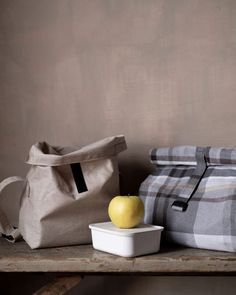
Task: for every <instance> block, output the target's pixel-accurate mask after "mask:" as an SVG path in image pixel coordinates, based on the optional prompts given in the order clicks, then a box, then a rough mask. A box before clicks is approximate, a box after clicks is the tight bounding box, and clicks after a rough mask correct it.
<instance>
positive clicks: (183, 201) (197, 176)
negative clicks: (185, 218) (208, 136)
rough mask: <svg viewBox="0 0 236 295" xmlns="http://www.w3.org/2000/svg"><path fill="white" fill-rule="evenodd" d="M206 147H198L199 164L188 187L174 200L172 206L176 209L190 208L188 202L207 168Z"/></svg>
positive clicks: (197, 159)
mask: <svg viewBox="0 0 236 295" xmlns="http://www.w3.org/2000/svg"><path fill="white" fill-rule="evenodd" d="M205 150H206V148H201V147H197V150H196V161H197V166H196V169H195V170H194V172H193V174H192V175H191V177H190V179H189V181H188V183H187V185H186V188H185V189H184V190H183V191H182V192H181V193H180V195H179V197H178V199H177V200H176V201H174V202H173V204H172V205H171V208H172V209H173V210H175V211H180V212H184V211H186V210H187V208H188V202H189V201H190V200H191V198H192V196H193V195H194V193H195V192H196V190H197V187H198V185H199V183H200V181H201V179H202V177H203V175H204V173H205V171H206V169H207V162H206V157H205Z"/></svg>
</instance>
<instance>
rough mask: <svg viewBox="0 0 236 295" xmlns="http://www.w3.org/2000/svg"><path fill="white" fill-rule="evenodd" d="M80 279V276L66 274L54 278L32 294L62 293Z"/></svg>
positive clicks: (58, 294)
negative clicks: (65, 275)
mask: <svg viewBox="0 0 236 295" xmlns="http://www.w3.org/2000/svg"><path fill="white" fill-rule="evenodd" d="M80 281H81V276H67V277H58V278H55V279H54V280H53V281H52V282H50V283H48V284H47V285H45V286H44V287H42V288H41V289H40V290H38V291H36V292H34V293H33V295H64V294H65V293H66V292H68V291H69V290H71V289H72V288H74V287H75V286H76V285H78V284H79V283H80Z"/></svg>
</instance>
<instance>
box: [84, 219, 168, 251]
mask: <svg viewBox="0 0 236 295" xmlns="http://www.w3.org/2000/svg"><path fill="white" fill-rule="evenodd" d="M89 228H90V229H91V232H92V241H93V247H94V249H96V250H100V251H104V252H108V253H111V254H115V255H119V256H124V257H135V256H140V255H145V254H150V253H155V252H158V251H159V249H160V239H161V232H162V230H163V227H162V226H156V225H148V224H141V225H139V226H137V227H135V228H130V229H120V228H118V227H116V226H115V225H113V223H112V222H101V223H94V224H90V225H89Z"/></svg>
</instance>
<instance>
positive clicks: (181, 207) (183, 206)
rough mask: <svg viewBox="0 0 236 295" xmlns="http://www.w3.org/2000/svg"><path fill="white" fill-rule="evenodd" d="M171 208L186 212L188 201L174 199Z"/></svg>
mask: <svg viewBox="0 0 236 295" xmlns="http://www.w3.org/2000/svg"><path fill="white" fill-rule="evenodd" d="M171 208H172V209H173V210H175V211H180V212H184V211H186V209H187V208H188V203H186V202H183V201H174V202H173V204H172V205H171Z"/></svg>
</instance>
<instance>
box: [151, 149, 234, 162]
mask: <svg viewBox="0 0 236 295" xmlns="http://www.w3.org/2000/svg"><path fill="white" fill-rule="evenodd" d="M203 149H204V150H205V158H206V161H207V164H208V165H227V164H236V148H235V149H233V148H224V147H206V148H203ZM196 151H197V147H196V146H188V145H185V146H176V147H166V148H158V149H157V148H153V149H151V150H150V152H149V154H150V158H151V163H152V164H157V165H196Z"/></svg>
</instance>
